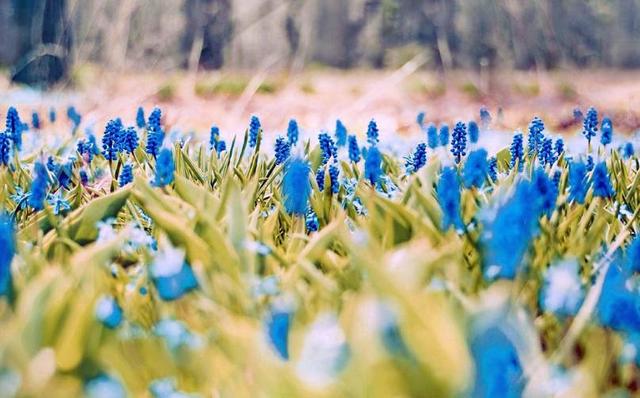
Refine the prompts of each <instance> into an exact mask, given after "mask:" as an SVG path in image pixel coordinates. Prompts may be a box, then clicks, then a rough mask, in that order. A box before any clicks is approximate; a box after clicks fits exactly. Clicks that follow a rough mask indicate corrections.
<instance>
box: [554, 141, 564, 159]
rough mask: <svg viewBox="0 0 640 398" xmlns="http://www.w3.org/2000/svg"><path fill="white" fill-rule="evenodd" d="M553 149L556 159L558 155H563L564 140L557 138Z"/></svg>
mask: <svg viewBox="0 0 640 398" xmlns="http://www.w3.org/2000/svg"><path fill="white" fill-rule="evenodd" d="M554 149H555V152H556V158H559V157H560V155H562V154H563V153H564V140H563V139H562V138H558V139H557V140H556V143H555V144H554Z"/></svg>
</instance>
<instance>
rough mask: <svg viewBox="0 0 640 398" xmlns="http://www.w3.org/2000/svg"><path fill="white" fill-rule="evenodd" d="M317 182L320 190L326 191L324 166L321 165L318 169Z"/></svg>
mask: <svg viewBox="0 0 640 398" xmlns="http://www.w3.org/2000/svg"><path fill="white" fill-rule="evenodd" d="M316 184H318V189H319V190H320V191H324V166H320V167H318V170H316Z"/></svg>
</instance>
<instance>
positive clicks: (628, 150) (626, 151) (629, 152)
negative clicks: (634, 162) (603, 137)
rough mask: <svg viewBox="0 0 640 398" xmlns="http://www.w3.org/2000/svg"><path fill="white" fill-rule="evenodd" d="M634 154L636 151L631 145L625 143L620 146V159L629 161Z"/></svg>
mask: <svg viewBox="0 0 640 398" xmlns="http://www.w3.org/2000/svg"><path fill="white" fill-rule="evenodd" d="M635 153H636V151H635V149H634V148H633V143H631V142H626V143H625V144H624V145H623V146H622V157H624V158H625V159H630V158H631V157H632V156H633V155H635Z"/></svg>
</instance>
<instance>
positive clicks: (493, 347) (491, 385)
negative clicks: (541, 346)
mask: <svg viewBox="0 0 640 398" xmlns="http://www.w3.org/2000/svg"><path fill="white" fill-rule="evenodd" d="M470 349H471V355H472V357H473V360H474V363H475V368H476V375H475V383H474V386H473V392H472V393H471V395H470V396H471V397H474V398H489V397H501V398H520V397H521V396H522V393H523V391H524V387H525V384H526V378H525V373H524V370H523V366H522V363H521V361H520V358H519V356H518V352H517V351H516V348H515V346H514V344H513V342H511V340H510V339H509V338H508V337H507V334H506V333H505V332H504V331H503V330H502V329H501V328H500V327H499V326H497V325H492V326H489V327H487V328H485V329H484V330H482V331H480V332H476V333H475V335H474V336H473V337H472V339H471V341H470Z"/></svg>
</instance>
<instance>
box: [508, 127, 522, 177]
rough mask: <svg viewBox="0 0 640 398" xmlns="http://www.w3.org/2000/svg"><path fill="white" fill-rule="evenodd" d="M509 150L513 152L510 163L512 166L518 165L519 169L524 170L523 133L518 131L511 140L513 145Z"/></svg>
mask: <svg viewBox="0 0 640 398" xmlns="http://www.w3.org/2000/svg"><path fill="white" fill-rule="evenodd" d="M509 152H511V161H510V163H509V167H510V168H512V169H513V168H514V167H516V164H517V165H518V171H522V168H523V167H524V148H523V143H522V133H516V134H514V135H513V141H512V142H511V146H510V147H509Z"/></svg>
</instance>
